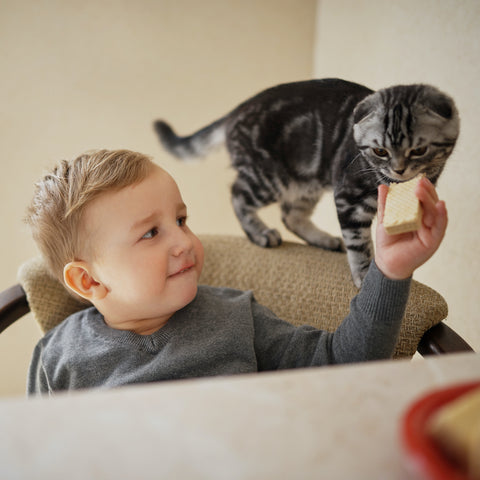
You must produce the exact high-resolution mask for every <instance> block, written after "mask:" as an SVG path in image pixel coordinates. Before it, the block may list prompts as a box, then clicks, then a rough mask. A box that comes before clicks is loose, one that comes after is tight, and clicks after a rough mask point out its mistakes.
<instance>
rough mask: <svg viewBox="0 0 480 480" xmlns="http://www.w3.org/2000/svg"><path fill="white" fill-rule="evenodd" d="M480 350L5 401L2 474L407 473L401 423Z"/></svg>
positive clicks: (475, 367)
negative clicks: (410, 409)
mask: <svg viewBox="0 0 480 480" xmlns="http://www.w3.org/2000/svg"><path fill="white" fill-rule="evenodd" d="M471 379H480V354H474V353H469V354H454V355H446V356H442V357H435V358H432V357H430V358H427V359H418V360H414V361H404V360H402V361H399V360H397V361H388V362H373V363H369V364H361V365H350V366H335V367H328V368H325V367H324V368H312V369H306V370H291V371H286V372H278V373H272V374H270V373H268V374H252V375H245V376H243V375H242V376H234V377H224V378H218V377H217V378H211V379H200V380H190V381H177V382H168V383H160V384H155V385H145V386H136V387H124V388H121V389H117V390H110V391H102V392H100V391H95V392H93V391H90V392H75V393H72V394H62V395H57V396H56V397H54V398H51V399H34V400H27V399H23V398H17V399H5V400H3V401H1V402H0V479H2V480H3V479H9V480H10V479H17V478H18V479H29V480H33V479H37V478H41V479H47V478H48V479H52V478H55V479H66V480H73V479H82V480H85V479H116V480H118V479H132V480H136V479H142V480H143V479H150V478H152V479H153V478H155V479H160V478H172V479H188V478H201V479H209V480H210V479H222V480H224V479H262V480H264V479H307V478H312V479H313V478H315V479H337V478H338V479H369V480H371V479H377V478H378V479H390V478H393V479H403V478H409V477H408V475H407V473H406V468H405V459H404V455H403V454H402V451H401V448H400V442H399V435H398V433H399V424H400V420H401V417H402V415H403V413H404V411H405V409H406V408H407V407H408V406H409V405H410V404H411V402H413V401H414V400H416V399H417V398H418V397H419V396H421V395H423V394H424V393H426V392H428V391H429V390H431V389H435V388H439V387H442V386H444V385H449V384H452V383H459V382H463V381H468V380H471Z"/></svg>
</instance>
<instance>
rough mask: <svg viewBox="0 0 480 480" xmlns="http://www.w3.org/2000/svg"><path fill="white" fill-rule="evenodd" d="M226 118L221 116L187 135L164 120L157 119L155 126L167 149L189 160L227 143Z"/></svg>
mask: <svg viewBox="0 0 480 480" xmlns="http://www.w3.org/2000/svg"><path fill="white" fill-rule="evenodd" d="M225 120H226V118H225V117H224V118H221V119H219V120H217V121H216V122H213V123H212V124H210V125H208V126H206V127H204V128H202V129H201V130H199V131H198V132H195V133H194V134H192V135H189V136H186V137H179V136H178V135H177V134H176V133H175V132H174V131H173V129H172V127H170V125H169V124H168V123H166V122H164V121H163V120H157V121H156V122H154V124H153V126H154V129H155V131H156V132H157V135H158V138H159V139H160V142H161V143H162V145H163V147H164V148H165V150H167V151H168V152H169V153H171V154H172V155H175V156H176V157H178V158H181V159H182V160H188V159H192V158H196V157H203V156H204V155H206V154H207V153H209V152H210V151H211V150H213V149H214V148H215V147H218V146H219V145H221V144H223V143H225Z"/></svg>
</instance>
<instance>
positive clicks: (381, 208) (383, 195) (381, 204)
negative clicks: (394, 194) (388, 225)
mask: <svg viewBox="0 0 480 480" xmlns="http://www.w3.org/2000/svg"><path fill="white" fill-rule="evenodd" d="M387 193H388V185H379V186H378V201H377V217H378V222H379V223H383V214H384V213H385V201H386V199H387Z"/></svg>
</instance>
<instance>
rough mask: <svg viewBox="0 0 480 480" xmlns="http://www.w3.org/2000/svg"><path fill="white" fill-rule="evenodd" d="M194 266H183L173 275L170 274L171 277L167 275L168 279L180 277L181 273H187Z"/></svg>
mask: <svg viewBox="0 0 480 480" xmlns="http://www.w3.org/2000/svg"><path fill="white" fill-rule="evenodd" d="M194 266H195V264H193V263H190V264H188V265H184V266H182V267H181V268H180V269H179V270H177V271H176V272H175V273H172V274H171V275H169V277H170V278H171V277H176V276H178V275H182V274H183V273H187V272H189V271H190V270H192V269H193V267H194Z"/></svg>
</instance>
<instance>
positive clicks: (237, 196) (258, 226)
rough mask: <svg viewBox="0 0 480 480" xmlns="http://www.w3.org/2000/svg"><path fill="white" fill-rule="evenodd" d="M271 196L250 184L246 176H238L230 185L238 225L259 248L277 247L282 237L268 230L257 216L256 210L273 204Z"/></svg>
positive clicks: (264, 190)
mask: <svg viewBox="0 0 480 480" xmlns="http://www.w3.org/2000/svg"><path fill="white" fill-rule="evenodd" d="M275 200H276V199H275V198H274V197H273V195H272V194H271V193H270V192H269V191H268V190H266V189H265V188H262V186H261V185H258V184H254V183H252V179H251V178H250V177H248V176H245V175H242V174H239V176H238V177H237V179H236V180H235V182H234V184H233V185H232V204H233V209H234V211H235V214H236V215H237V218H238V220H239V221H240V225H241V226H242V228H243V230H244V232H245V233H246V235H247V237H248V238H249V239H250V241H251V242H253V243H255V244H256V245H259V246H260V247H278V246H279V245H280V244H281V243H282V237H281V235H280V233H279V232H278V230H276V229H274V228H269V227H268V226H267V225H266V224H265V223H264V222H263V220H262V219H261V218H260V217H259V216H258V209H259V208H262V207H265V206H267V205H269V204H271V203H274V202H275Z"/></svg>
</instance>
